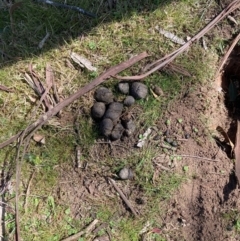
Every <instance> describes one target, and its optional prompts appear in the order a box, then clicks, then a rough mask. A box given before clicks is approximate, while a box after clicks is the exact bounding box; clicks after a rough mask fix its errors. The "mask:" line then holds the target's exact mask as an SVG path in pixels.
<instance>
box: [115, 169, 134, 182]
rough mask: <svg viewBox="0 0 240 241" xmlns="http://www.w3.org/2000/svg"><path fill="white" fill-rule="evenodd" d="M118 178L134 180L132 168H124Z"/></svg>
mask: <svg viewBox="0 0 240 241" xmlns="http://www.w3.org/2000/svg"><path fill="white" fill-rule="evenodd" d="M118 176H119V177H120V178H121V179H122V180H127V179H132V178H133V172H132V169H131V168H127V167H124V168H122V169H121V170H120V172H119V174H118Z"/></svg>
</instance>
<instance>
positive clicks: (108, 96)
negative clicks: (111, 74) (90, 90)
mask: <svg viewBox="0 0 240 241" xmlns="http://www.w3.org/2000/svg"><path fill="white" fill-rule="evenodd" d="M94 97H95V99H96V101H98V102H104V103H106V104H109V103H111V102H113V93H112V91H111V90H109V89H107V88H105V87H100V88H98V89H97V90H96V91H95V94H94Z"/></svg>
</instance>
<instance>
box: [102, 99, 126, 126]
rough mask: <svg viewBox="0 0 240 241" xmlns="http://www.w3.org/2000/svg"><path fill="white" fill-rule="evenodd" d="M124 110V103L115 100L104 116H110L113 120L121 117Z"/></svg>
mask: <svg viewBox="0 0 240 241" xmlns="http://www.w3.org/2000/svg"><path fill="white" fill-rule="evenodd" d="M122 111H123V104H122V103H119V102H113V103H111V104H110V105H109V107H108V109H107V111H106V112H105V115H104V118H109V119H111V120H112V121H114V122H115V121H116V120H118V119H119V117H120V116H121V114H122Z"/></svg>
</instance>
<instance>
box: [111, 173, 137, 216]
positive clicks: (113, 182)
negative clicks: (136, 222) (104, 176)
mask: <svg viewBox="0 0 240 241" xmlns="http://www.w3.org/2000/svg"><path fill="white" fill-rule="evenodd" d="M108 180H109V182H110V183H111V184H112V185H113V187H114V188H115V190H116V191H117V192H118V193H119V195H120V197H121V198H122V199H123V201H124V202H125V203H126V205H127V206H128V207H129V208H130V210H131V211H132V213H133V214H134V216H135V217H137V216H138V214H137V213H136V211H135V210H134V208H133V207H132V205H131V203H130V202H129V201H128V200H127V198H126V196H125V195H124V194H123V192H122V191H121V190H120V188H119V187H118V186H117V184H116V182H115V181H114V180H113V179H112V178H110V177H109V178H108Z"/></svg>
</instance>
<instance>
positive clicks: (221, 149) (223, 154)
mask: <svg viewBox="0 0 240 241" xmlns="http://www.w3.org/2000/svg"><path fill="white" fill-rule="evenodd" d="M219 84H221V86H219ZM222 87H224V84H222V83H220V82H215V83H207V84H205V85H204V86H198V87H196V88H195V90H194V91H190V90H189V91H186V92H185V93H184V94H183V95H182V97H181V98H179V100H178V101H177V102H176V103H178V104H176V103H175V105H172V106H171V107H170V108H169V110H168V112H167V113H166V115H165V117H164V120H170V121H171V124H170V125H166V121H163V119H162V118H161V119H160V120H159V121H158V122H157V123H156V126H155V127H154V131H153V132H152V133H153V134H152V135H153V136H154V135H156V133H165V136H164V135H162V136H161V138H160V140H162V139H163V138H165V137H166V135H167V137H170V138H173V139H175V140H177V142H178V144H179V145H178V147H177V149H176V150H174V151H170V152H168V153H167V154H163V151H161V150H162V149H161V148H160V149H159V153H160V154H159V155H157V156H156V157H155V158H153V159H152V166H153V168H154V170H155V171H154V175H153V176H154V178H155V177H157V176H158V175H161V173H162V172H163V170H162V168H164V167H165V168H166V169H167V170H170V171H174V172H175V173H180V174H183V172H184V171H183V167H185V172H186V181H185V182H184V183H183V184H182V185H181V186H180V187H179V188H178V190H177V191H176V192H175V194H174V195H173V196H172V198H171V199H170V200H169V202H168V204H167V207H166V214H165V217H162V219H163V220H164V222H162V227H161V230H162V235H163V236H164V237H165V238H166V240H169V241H170V240H187V241H191V240H194V241H195V240H201V241H210V240H211V241H219V240H240V238H239V237H238V235H237V233H236V230H235V228H234V225H235V222H236V219H237V216H236V214H237V213H238V212H239V209H240V199H239V189H238V185H237V181H236V178H235V175H234V161H233V160H232V159H233V156H232V153H231V148H230V145H229V144H227V143H226V142H225V140H224V138H223V137H222V135H221V134H219V133H218V132H217V131H216V128H217V126H221V127H222V128H223V129H224V130H225V131H226V132H228V130H230V133H229V136H230V138H232V141H233V142H234V135H232V134H231V133H234V131H235V132H236V129H234V128H232V126H235V124H234V122H235V121H234V119H231V118H230V117H229V110H228V109H227V108H226V105H225V103H226V100H225V98H226V94H225V91H224V89H222ZM139 115H140V113H139V111H137V112H136V113H135V116H139ZM180 119H181V121H180ZM155 132H156V133H155ZM139 133H142V130H141V128H140V129H139V131H138V133H136V134H135V135H134V136H133V137H132V138H131V139H127V141H126V139H125V140H122V141H117V142H113V143H111V144H110V143H108V142H105V141H104V140H97V143H96V144H95V145H94V146H93V147H92V150H91V151H90V152H89V157H88V160H91V161H88V166H87V168H86V169H81V168H80V169H79V168H72V167H65V166H64V167H62V169H61V170H60V172H61V174H62V175H61V180H60V182H59V187H58V188H57V193H58V197H59V202H62V203H65V204H66V203H67V204H68V205H70V207H71V210H72V213H73V215H74V217H75V218H84V217H86V216H87V217H91V218H94V217H95V216H96V215H95V214H96V210H97V209H99V207H106V206H109V207H110V208H111V205H114V206H115V209H116V205H118V206H117V209H116V210H117V211H116V217H118V218H120V217H129V216H130V213H129V210H128V208H127V207H126V205H125V204H124V203H123V202H122V201H121V200H120V199H119V198H118V197H117V196H116V192H115V190H114V188H113V187H112V186H111V185H110V184H109V183H108V181H107V179H106V178H107V177H108V176H111V177H113V178H116V176H115V173H116V172H115V171H116V170H115V169H114V162H112V161H110V160H108V161H109V164H108V165H106V160H103V159H104V158H106V153H109V155H110V157H111V158H113V159H114V160H115V161H117V159H118V158H120V157H121V158H127V157H129V156H131V155H132V153H133V152H135V151H136V148H135V144H136V142H137V139H138V135H139ZM186 137H187V138H186ZM160 143H161V141H159V142H157V141H155V142H152V141H151V137H150V138H149V143H148V144H147V145H156V146H158V147H159V146H161V144H160ZM163 149H164V148H163ZM171 155H173V156H175V157H181V160H180V161H177V160H176V158H173V160H170V156H171ZM108 158H109V157H108ZM154 178H153V179H154ZM153 182H154V180H153ZM117 185H119V187H120V188H121V189H122V190H123V192H124V193H125V195H126V196H127V198H128V199H129V201H130V202H131V203H132V205H133V207H134V208H135V209H136V210H137V212H138V213H139V214H140V215H141V213H144V209H145V208H146V207H145V205H144V203H146V202H147V201H148V199H147V197H145V196H144V193H143V192H142V190H141V187H140V186H138V185H137V184H136V182H135V181H134V180H133V181H127V182H121V181H117ZM139 200H140V201H139ZM139 202H141V205H139ZM86 224H87V223H86Z"/></svg>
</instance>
